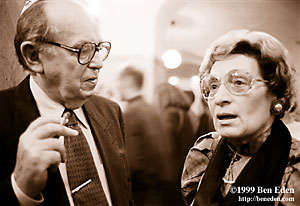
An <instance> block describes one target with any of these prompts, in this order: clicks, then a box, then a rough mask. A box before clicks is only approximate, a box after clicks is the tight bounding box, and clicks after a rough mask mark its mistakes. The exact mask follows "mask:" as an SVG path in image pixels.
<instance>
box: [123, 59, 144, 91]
mask: <svg viewBox="0 0 300 206" xmlns="http://www.w3.org/2000/svg"><path fill="white" fill-rule="evenodd" d="M123 77H124V78H126V77H130V78H131V79H132V82H133V84H134V86H135V87H136V88H137V89H141V88H142V87H143V82H144V75H143V73H142V72H141V71H140V70H139V69H137V68H136V67H134V66H133V65H128V66H126V67H125V68H124V69H123V70H122V71H121V73H120V78H121V79H122V78H123Z"/></svg>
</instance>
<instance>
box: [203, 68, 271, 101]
mask: <svg viewBox="0 0 300 206" xmlns="http://www.w3.org/2000/svg"><path fill="white" fill-rule="evenodd" d="M255 82H264V83H268V81H267V80H263V79H253V78H252V76H251V74H249V73H248V72H245V71H242V70H239V69H235V70H232V71H230V72H228V73H227V74H226V75H225V81H224V82H223V83H224V85H225V87H226V88H227V89H228V91H229V92H230V93H231V94H234V95H243V94H247V93H248V92H249V90H250V89H251V88H252V86H253V84H254V83H255ZM221 84H222V81H221V80H220V79H219V78H218V77H215V76H213V75H210V74H208V75H205V76H204V77H203V78H202V79H201V82H200V88H201V92H202V95H203V97H204V98H205V100H208V99H209V98H213V97H214V96H215V95H216V94H217V92H218V89H219V88H220V86H221Z"/></svg>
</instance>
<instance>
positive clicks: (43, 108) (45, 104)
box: [29, 76, 88, 127]
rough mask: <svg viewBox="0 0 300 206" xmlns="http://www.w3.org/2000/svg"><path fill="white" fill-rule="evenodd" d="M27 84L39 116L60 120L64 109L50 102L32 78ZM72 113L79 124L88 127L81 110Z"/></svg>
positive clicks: (56, 103) (60, 105)
mask: <svg viewBox="0 0 300 206" xmlns="http://www.w3.org/2000/svg"><path fill="white" fill-rule="evenodd" d="M29 84H30V89H31V92H32V95H33V97H34V99H35V101H36V104H37V107H38V110H39V112H40V115H41V116H48V117H49V116H52V117H56V118H61V116H62V113H63V112H64V110H65V107H64V106H63V105H62V104H60V103H58V102H55V101H54V100H52V99H51V98H50V97H49V96H48V95H47V94H46V93H45V92H44V91H43V90H42V89H41V88H40V87H39V86H38V85H37V83H36V82H35V81H34V79H33V78H32V76H30V80H29ZM73 111H74V113H75V114H76V116H77V118H78V120H79V121H80V123H81V124H82V125H83V126H84V127H88V123H87V120H86V118H85V115H84V113H83V110H82V108H81V107H80V108H78V109H75V110H73Z"/></svg>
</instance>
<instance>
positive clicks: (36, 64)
mask: <svg viewBox="0 0 300 206" xmlns="http://www.w3.org/2000/svg"><path fill="white" fill-rule="evenodd" d="M20 48H21V53H22V55H23V58H24V60H25V61H26V64H27V66H28V69H29V71H30V72H33V73H43V72H44V71H43V66H42V63H41V62H40V59H39V51H38V49H37V48H36V45H34V43H33V42H31V41H24V42H22V44H21V46H20Z"/></svg>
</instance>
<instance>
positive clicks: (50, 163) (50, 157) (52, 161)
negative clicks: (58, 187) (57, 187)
mask: <svg viewBox="0 0 300 206" xmlns="http://www.w3.org/2000/svg"><path fill="white" fill-rule="evenodd" d="M43 155H44V158H43V162H42V164H43V165H44V166H43V167H44V168H45V169H49V168H51V170H54V168H58V166H59V164H60V162H61V155H60V153H59V152H57V151H44V152H43Z"/></svg>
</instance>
